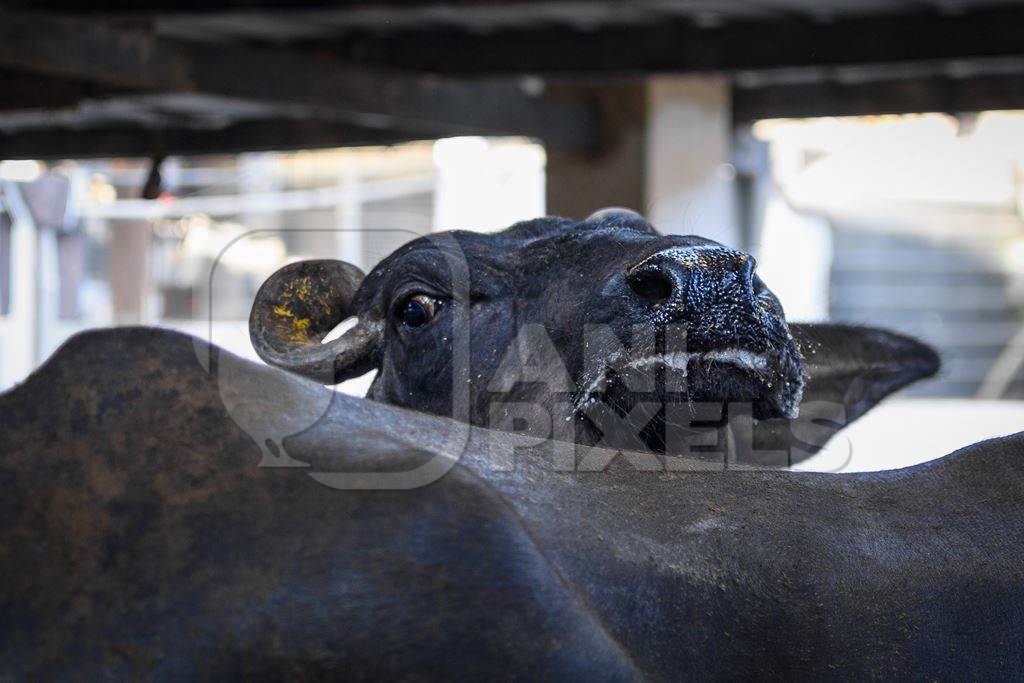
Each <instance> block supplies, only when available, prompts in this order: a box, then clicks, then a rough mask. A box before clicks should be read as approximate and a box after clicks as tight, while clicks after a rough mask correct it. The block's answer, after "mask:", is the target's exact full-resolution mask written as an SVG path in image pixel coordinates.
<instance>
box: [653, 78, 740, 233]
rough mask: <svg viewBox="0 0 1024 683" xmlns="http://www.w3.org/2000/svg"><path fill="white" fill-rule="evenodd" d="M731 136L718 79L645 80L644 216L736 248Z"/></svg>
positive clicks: (723, 86) (724, 83)
mask: <svg viewBox="0 0 1024 683" xmlns="http://www.w3.org/2000/svg"><path fill="white" fill-rule="evenodd" d="M731 136H732V114H731V110H730V99H729V82H728V80H727V79H726V78H722V77H713V78H712V77H689V76H688V77H674V76H673V77H656V78H652V79H650V80H649V81H648V84H647V135H646V146H645V155H644V157H645V178H646V182H645V190H646V192H645V194H646V200H647V202H646V214H647V217H648V219H649V220H650V221H651V222H652V223H653V224H654V225H655V226H657V227H658V228H659V229H660V230H661V231H662V232H665V233H675V234H698V235H702V236H704V237H709V238H711V239H714V240H717V241H719V242H722V243H724V244H728V245H730V246H737V247H738V246H742V240H741V235H740V229H739V225H738V223H739V221H738V216H737V213H738V212H737V207H736V198H735V191H734V187H733V184H734V179H735V175H736V169H735V168H734V167H733V166H732V164H731V163H730V160H731V149H730V147H731V145H730V140H731Z"/></svg>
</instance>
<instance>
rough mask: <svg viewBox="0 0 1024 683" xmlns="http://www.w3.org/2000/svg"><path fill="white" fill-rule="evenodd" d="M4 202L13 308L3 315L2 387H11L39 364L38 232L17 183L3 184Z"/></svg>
mask: <svg viewBox="0 0 1024 683" xmlns="http://www.w3.org/2000/svg"><path fill="white" fill-rule="evenodd" d="M3 196H4V204H5V205H6V206H7V208H8V209H9V210H10V212H11V218H12V225H11V308H10V314H9V315H7V316H4V317H0V330H2V331H3V334H0V357H2V363H0V389H4V388H7V387H10V386H11V385H12V384H14V383H15V382H19V381H21V380H23V379H24V378H25V376H26V375H28V373H29V372H31V371H32V369H33V368H34V367H35V366H36V360H37V355H38V353H39V349H38V340H39V316H38V311H37V310H36V304H37V302H38V300H39V291H38V286H39V282H38V280H37V278H36V273H37V272H38V258H39V245H38V234H37V232H36V227H35V224H34V222H33V220H32V215H31V214H30V213H29V210H28V207H27V206H26V205H25V203H24V202H23V201H22V198H21V192H20V190H19V189H18V186H17V185H16V184H15V183H11V182H7V183H4V186H3Z"/></svg>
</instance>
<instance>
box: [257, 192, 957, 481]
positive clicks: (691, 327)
mask: <svg viewBox="0 0 1024 683" xmlns="http://www.w3.org/2000/svg"><path fill="white" fill-rule="evenodd" d="M755 267H756V264H755V263H754V259H753V258H752V257H751V256H749V255H748V254H744V253H742V252H739V251H735V250H733V249H729V248H726V247H724V246H722V245H721V244H718V243H716V242H713V241H711V240H707V239H704V238H701V237H696V236H678V235H669V236H665V235H661V234H659V233H658V232H657V230H655V229H654V228H653V227H652V226H651V225H649V224H648V223H647V222H646V221H645V220H643V218H641V217H639V216H637V215H636V214H629V213H622V212H619V211H610V212H601V213H599V214H596V215H595V216H594V217H593V218H591V219H589V220H587V221H582V222H576V221H570V220H567V219H562V218H543V219H538V220H533V221H527V222H524V223H519V224H517V225H514V226H512V227H510V228H508V229H507V230H504V231H502V232H499V233H495V234H479V233H471V232H450V233H441V234H438V235H432V236H429V237H425V238H422V239H418V240H416V241H414V242H411V243H409V244H407V245H405V246H404V247H402V248H400V249H399V250H397V251H396V252H395V253H394V254H392V255H391V256H389V257H388V258H386V259H384V261H383V262H381V263H380V264H379V265H378V266H377V267H376V268H374V269H373V271H372V272H370V274H369V275H367V276H366V278H365V279H364V280H362V282H361V283H360V282H359V278H358V277H357V276H356V275H355V273H357V272H358V271H355V270H354V268H353V267H352V266H350V265H348V264H343V263H341V262H339V261H307V262H304V263H299V264H292V265H290V266H288V267H287V268H285V269H283V270H281V271H279V272H278V273H276V274H275V275H273V276H272V277H271V278H270V279H269V280H268V281H267V283H266V284H264V286H263V288H262V289H261V291H260V293H259V295H258V296H257V298H256V302H255V304H254V306H253V313H252V319H251V325H252V327H251V329H252V333H253V334H252V336H253V343H254V345H255V347H256V349H257V350H258V351H259V352H260V354H261V355H262V356H263V358H264V359H266V360H267V361H268V362H270V363H271V364H273V365H277V366H279V367H283V368H285V369H288V370H291V371H294V372H297V373H299V374H303V375H305V376H307V377H311V378H314V379H317V380H319V381H322V382H329V383H330V382H336V381H340V380H342V379H346V378H348V377H351V376H354V375H357V374H360V373H362V372H366V371H367V370H368V369H372V368H374V367H375V368H378V369H379V373H378V375H377V377H376V379H375V381H374V383H373V386H372V388H371V389H370V393H369V396H370V397H371V398H373V399H375V400H377V401H382V402H385V403H390V404H392V405H397V406H402V407H407V408H413V409H415V410H420V411H424V412H429V413H433V414H437V415H444V416H448V417H455V418H456V419H460V420H465V421H467V422H470V423H472V424H475V425H480V426H486V427H491V428H497V429H504V430H507V429H512V428H514V423H516V421H517V420H518V421H519V422H521V423H525V421H524V419H523V415H524V414H525V412H526V411H524V410H523V409H522V408H521V406H522V405H523V404H529V405H530V406H533V407H540V408H542V409H543V413H544V419H543V420H539V421H538V420H537V419H536V418H537V416H538V415H539V414H540V413H538V412H537V411H536V410H532V411H529V412H530V414H531V415H533V417H534V420H533V422H534V423H535V424H528V425H526V427H527V431H529V432H530V433H532V434H534V435H538V436H546V437H552V438H558V439H563V440H570V441H575V442H578V443H583V444H597V443H601V444H603V445H607V446H615V447H621V448H631V449H645V450H650V451H654V452H658V453H664V452H669V453H674V452H679V450H680V443H679V442H680V440H681V439H680V433H681V432H685V428H680V422H681V421H686V420H690V419H691V418H692V417H693V416H694V413H695V412H696V410H695V409H694V408H693V406H694V405H695V404H702V405H701V411H702V412H704V413H706V414H711V415H715V416H717V417H715V418H711V419H708V418H703V419H700V420H697V421H701V422H705V423H708V422H710V423H717V425H718V427H723V426H724V425H725V423H726V422H727V421H728V420H729V419H731V416H733V415H735V414H736V413H737V411H738V409H739V408H738V407H740V406H749V408H747V409H746V410H747V412H749V413H751V414H752V415H753V417H754V418H755V419H756V420H757V421H758V425H757V429H756V434H757V438H756V443H754V444H753V446H754V447H755V448H756V449H757V450H775V451H780V450H783V451H786V456H785V459H784V460H783V461H782V462H781V463H775V464H786V463H787V461H788V459H789V458H790V457H791V454H792V453H795V454H796V457H797V458H801V457H806V456H807V455H809V454H810V453H813V452H814V451H815V450H817V448H818V447H820V446H821V445H823V444H824V442H825V440H826V439H827V437H828V435H830V434H831V433H832V432H834V431H835V430H836V429H837V428H839V427H841V426H843V425H845V424H847V423H848V422H849V421H851V420H853V419H855V418H856V417H857V416H859V415H861V414H862V413H863V412H864V411H865V410H867V409H868V408H870V407H871V406H872V405H874V404H875V403H876V402H877V401H878V400H880V399H881V398H883V397H884V396H886V395H888V394H889V393H891V392H892V391H895V390H896V389H898V388H900V387H902V386H905V385H906V384H908V383H910V382H912V381H914V380H916V379H919V378H921V377H926V376H928V375H930V374H933V373H934V372H935V371H936V369H937V367H938V359H937V357H936V355H935V353H934V352H933V351H932V350H931V349H929V348H928V347H926V346H925V345H923V344H920V343H919V342H915V341H913V340H910V339H908V338H906V337H902V336H900V335H896V334H892V333H889V332H884V331H882V330H873V329H866V328H856V327H849V326H846V327H836V326H816V325H793V326H789V325H787V323H786V320H785V316H784V314H783V311H782V307H781V306H780V304H779V301H778V300H777V299H776V297H775V295H774V294H772V292H771V291H770V290H769V289H768V288H767V287H766V286H765V284H764V283H763V282H762V281H761V279H760V278H759V277H758V276H757V274H756V272H755ZM357 285H358V290H357V291H356V289H355V287H356V286H357ZM348 316H355V317H357V318H358V320H359V324H358V325H357V326H356V327H355V329H353V330H352V331H350V332H349V333H347V334H346V335H345V336H343V337H342V338H341V339H339V340H336V341H333V342H329V343H327V344H320V340H321V339H322V338H323V336H324V335H325V334H326V333H327V332H328V331H329V330H330V329H331V328H333V327H334V326H335V325H336V324H337V323H339V322H340V321H342V320H343V319H345V318H346V317H348ZM410 316H411V317H410ZM826 403H827V404H828V405H825V404H826ZM801 405H809V406H810V407H811V411H812V413H813V414H812V415H809V416H806V417H805V421H806V422H808V423H811V422H812V421H813V420H812V419H818V420H819V421H820V420H821V419H827V420H828V421H829V424H830V425H831V428H830V429H827V430H824V431H823V429H822V428H818V429H817V431H815V430H814V429H806V428H805V429H801V428H797V429H795V430H792V429H791V428H790V427H791V425H790V424H789V422H788V420H789V419H791V418H794V417H797V415H798V413H799V412H800V408H801ZM714 406H717V408H714ZM709 407H710V408H714V409H713V410H710V411H709V410H708V408H709ZM794 432H795V434H794ZM809 433H810V434H814V435H816V436H817V438H815V439H811V441H812V442H811V443H808V439H807V438H806V437H805V438H801V436H800V435H801V434H803V435H806V434H809ZM683 440H684V441H685V439H683ZM684 450H685V449H684ZM748 459H750V460H752V461H754V462H756V461H757V457H756V455H753V456H748Z"/></svg>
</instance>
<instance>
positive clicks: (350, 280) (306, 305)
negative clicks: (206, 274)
mask: <svg viewBox="0 0 1024 683" xmlns="http://www.w3.org/2000/svg"><path fill="white" fill-rule="evenodd" d="M363 277H364V275H363V271H361V270H359V269H358V268H356V267H355V266H353V265H351V264H348V263H345V262H343V261H334V260H317V261H299V262H298V263H292V264H290V265H287V266H285V267H284V268H281V269H280V270H278V271H277V272H276V273H274V274H273V275H271V276H270V277H269V278H267V281H266V282H264V283H263V285H262V286H261V287H260V290H259V292H257V293H256V300H255V301H253V304H252V312H251V313H250V314H249V338H250V339H251V340H252V345H253V347H255V349H256V353H258V354H259V355H260V358H262V359H263V360H265V361H266V362H267V363H269V364H270V365H274V366H277V367H279V368H282V369H284V370H288V371H290V372H294V373H296V374H299V375H303V376H305V377H309V378H310V379H315V380H316V381H318V382H322V383H324V384H337V383H338V382H341V381H343V380H346V379H349V378H350V377H357V376H359V375H361V374H363V373H365V372H368V371H369V370H371V369H373V367H374V365H375V351H376V350H377V348H378V347H379V346H380V342H381V340H382V339H383V335H384V321H383V320H380V319H376V318H373V317H364V318H360V320H359V322H358V323H357V324H356V326H355V327H353V328H352V329H350V330H348V331H347V332H345V333H344V334H343V335H341V337H339V338H338V339H335V340H333V341H331V342H328V343H327V344H321V343H320V342H321V340H322V339H323V338H324V337H325V336H326V335H327V333H328V332H330V331H331V330H333V329H334V328H335V327H336V326H337V325H338V323H340V322H341V321H342V320H345V319H346V318H348V317H350V315H351V310H350V309H351V305H352V298H353V297H354V296H355V293H356V290H357V289H359V285H360V283H361V282H362V281H363Z"/></svg>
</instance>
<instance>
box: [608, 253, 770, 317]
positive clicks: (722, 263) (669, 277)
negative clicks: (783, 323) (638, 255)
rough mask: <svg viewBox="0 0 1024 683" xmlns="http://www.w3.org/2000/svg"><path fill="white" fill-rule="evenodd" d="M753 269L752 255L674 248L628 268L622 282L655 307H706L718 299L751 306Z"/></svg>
mask: <svg viewBox="0 0 1024 683" xmlns="http://www.w3.org/2000/svg"><path fill="white" fill-rule="evenodd" d="M755 268H756V262H755V261H754V258H753V257H752V256H750V255H749V254H745V253H743V252H741V251H736V250H734V249H729V248H727V247H721V246H704V245H701V246H694V247H679V246H676V247H669V248H667V249H663V250H661V251H658V252H656V253H654V254H651V255H650V256H647V257H645V258H643V259H641V260H640V261H638V262H636V263H634V264H633V265H631V266H630V267H629V268H628V269H627V270H626V282H627V283H628V284H629V287H630V289H632V290H633V293H634V294H635V295H636V296H637V297H638V298H639V299H640V300H642V301H644V302H645V303H647V304H649V305H658V306H659V307H660V306H661V305H662V304H667V305H675V306H680V307H682V306H685V305H686V304H687V303H692V301H693V300H694V299H700V300H702V301H703V303H705V304H708V303H714V301H713V300H714V299H715V298H719V297H722V298H729V299H733V300H734V301H735V299H737V298H740V299H746V300H747V301H749V302H750V303H753V300H754V296H755V292H754V269H755ZM709 298H710V299H712V301H708V299H709Z"/></svg>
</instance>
